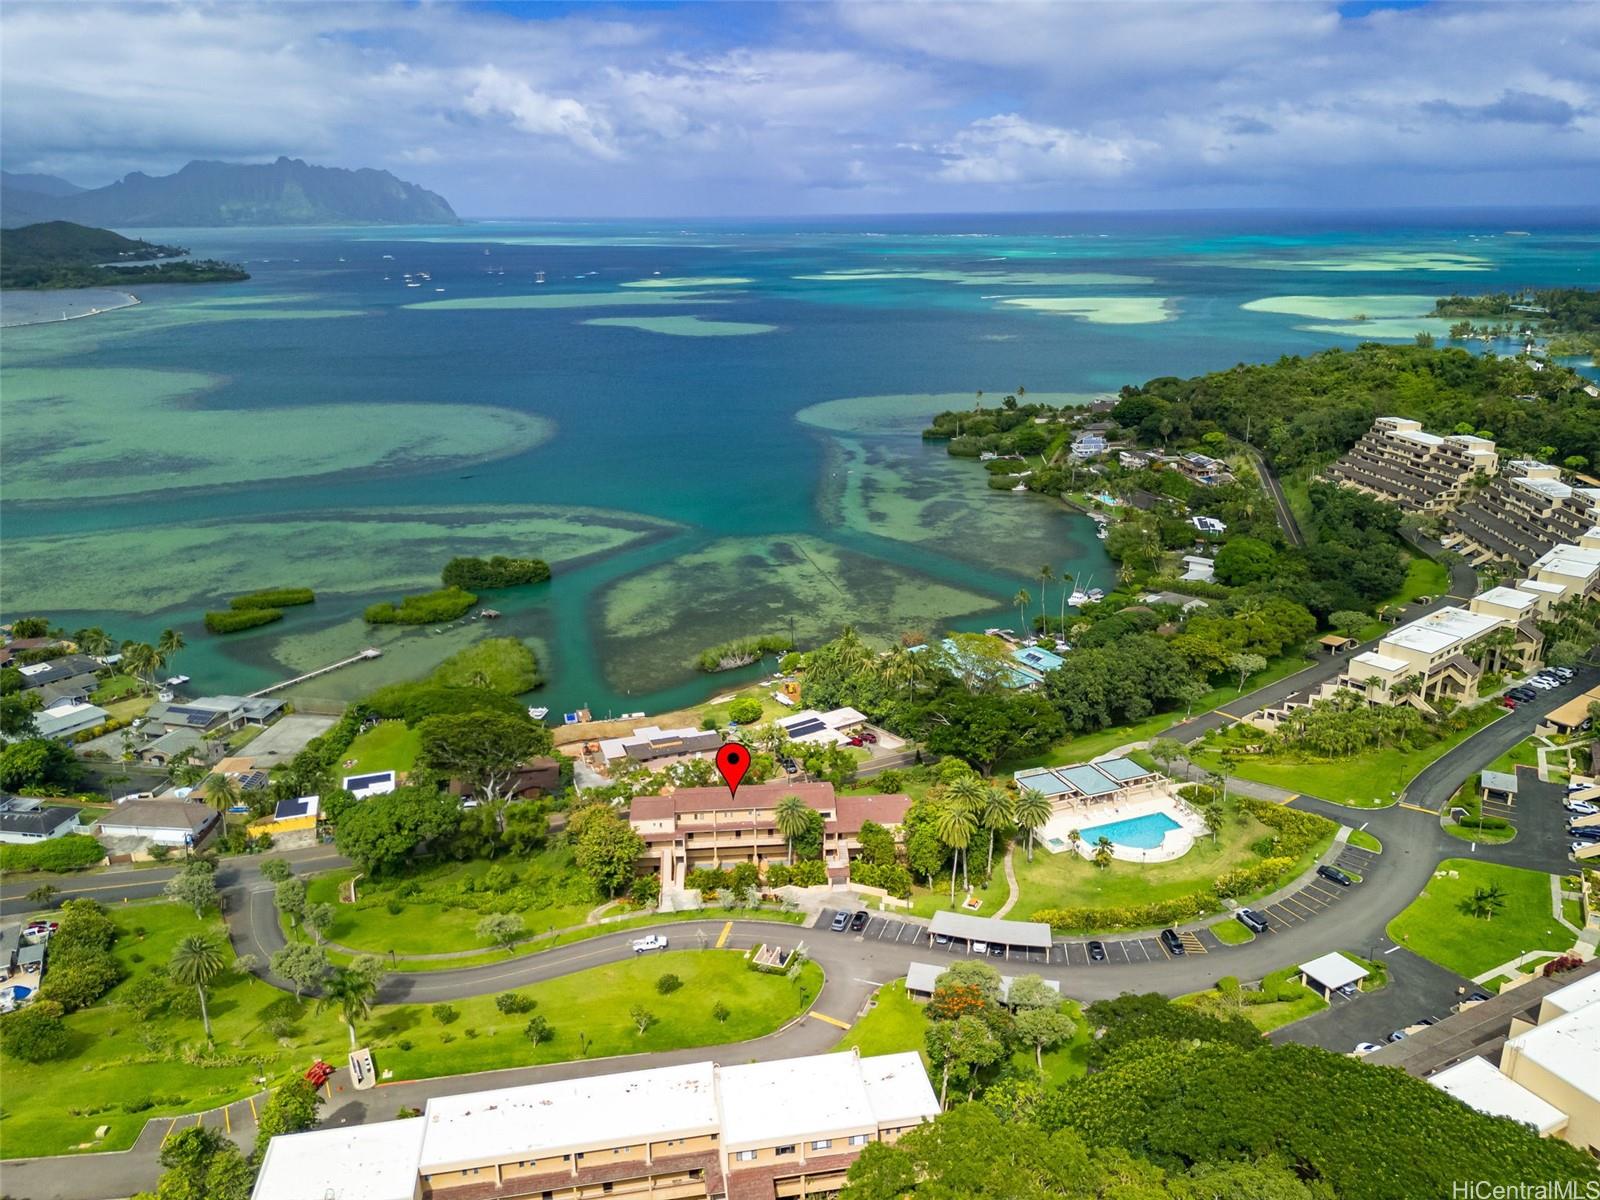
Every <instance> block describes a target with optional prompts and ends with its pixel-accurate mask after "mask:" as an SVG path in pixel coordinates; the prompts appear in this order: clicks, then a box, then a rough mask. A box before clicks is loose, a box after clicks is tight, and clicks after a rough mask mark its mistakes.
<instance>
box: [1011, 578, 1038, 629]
mask: <svg viewBox="0 0 1600 1200" xmlns="http://www.w3.org/2000/svg"><path fill="white" fill-rule="evenodd" d="M1011 603H1013V604H1015V605H1016V606H1017V624H1019V625H1021V626H1022V627H1023V628H1024V629H1026V628H1027V627H1028V605H1030V604H1032V603H1033V597H1032V596H1030V595H1028V589H1027V588H1018V589H1017V594H1016V595H1015V596H1013V597H1011Z"/></svg>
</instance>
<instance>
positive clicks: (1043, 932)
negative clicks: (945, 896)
mask: <svg viewBox="0 0 1600 1200" xmlns="http://www.w3.org/2000/svg"><path fill="white" fill-rule="evenodd" d="M932 932H933V936H934V939H935V941H937V940H938V939H939V938H941V937H945V938H949V939H951V940H952V941H961V942H965V943H966V945H967V948H968V949H971V948H972V944H973V943H974V942H987V943H988V944H989V945H991V946H996V945H998V946H1004V947H1005V948H1006V949H1007V950H1008V951H1010V950H1038V951H1039V952H1041V953H1043V954H1049V952H1050V926H1048V925H1046V924H1045V923H1044V922H1043V921H1002V920H999V919H998V918H996V917H969V916H967V915H966V914H965V913H954V912H936V913H934V914H933V927H932Z"/></svg>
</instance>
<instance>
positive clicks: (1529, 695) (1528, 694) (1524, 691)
mask: <svg viewBox="0 0 1600 1200" xmlns="http://www.w3.org/2000/svg"><path fill="white" fill-rule="evenodd" d="M1506 695H1508V696H1510V697H1511V698H1512V699H1513V700H1520V701H1522V703H1524V704H1526V703H1527V702H1528V701H1530V700H1536V699H1538V698H1539V693H1538V692H1536V691H1534V690H1533V689H1532V688H1531V687H1514V688H1508V689H1507V690H1506Z"/></svg>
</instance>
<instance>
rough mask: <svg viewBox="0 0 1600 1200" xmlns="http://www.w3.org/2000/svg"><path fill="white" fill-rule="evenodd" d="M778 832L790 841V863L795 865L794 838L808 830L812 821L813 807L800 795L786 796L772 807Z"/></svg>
mask: <svg viewBox="0 0 1600 1200" xmlns="http://www.w3.org/2000/svg"><path fill="white" fill-rule="evenodd" d="M772 815H773V819H774V820H775V821H776V823H777V826H778V832H779V833H781V834H783V836H784V838H785V839H787V841H788V843H789V865H790V866H791V867H792V866H794V840H795V838H797V837H799V836H800V835H801V834H802V833H804V832H805V831H806V826H807V825H809V824H810V823H811V809H810V808H809V807H807V805H806V802H805V801H804V800H802V799H800V797H799V796H785V797H784V798H783V799H781V800H779V801H778V803H777V804H775V805H774V806H773V809H772Z"/></svg>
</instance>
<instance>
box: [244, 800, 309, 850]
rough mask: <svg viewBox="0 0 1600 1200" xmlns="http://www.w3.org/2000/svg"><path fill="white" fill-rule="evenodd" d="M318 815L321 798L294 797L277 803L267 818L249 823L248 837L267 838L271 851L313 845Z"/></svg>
mask: <svg viewBox="0 0 1600 1200" xmlns="http://www.w3.org/2000/svg"><path fill="white" fill-rule="evenodd" d="M321 815H322V799H321V797H318V796H298V797H296V798H295V799H293V800H280V801H278V803H277V806H276V807H275V808H274V809H273V810H272V815H271V816H270V817H263V818H262V819H260V820H259V821H252V822H250V825H249V826H248V828H249V831H250V834H251V836H252V837H260V836H261V835H262V834H267V835H268V836H270V837H271V838H272V847H273V849H274V850H297V849H301V848H304V847H306V846H314V845H316V843H317V819H318V818H319V817H320V816H321Z"/></svg>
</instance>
